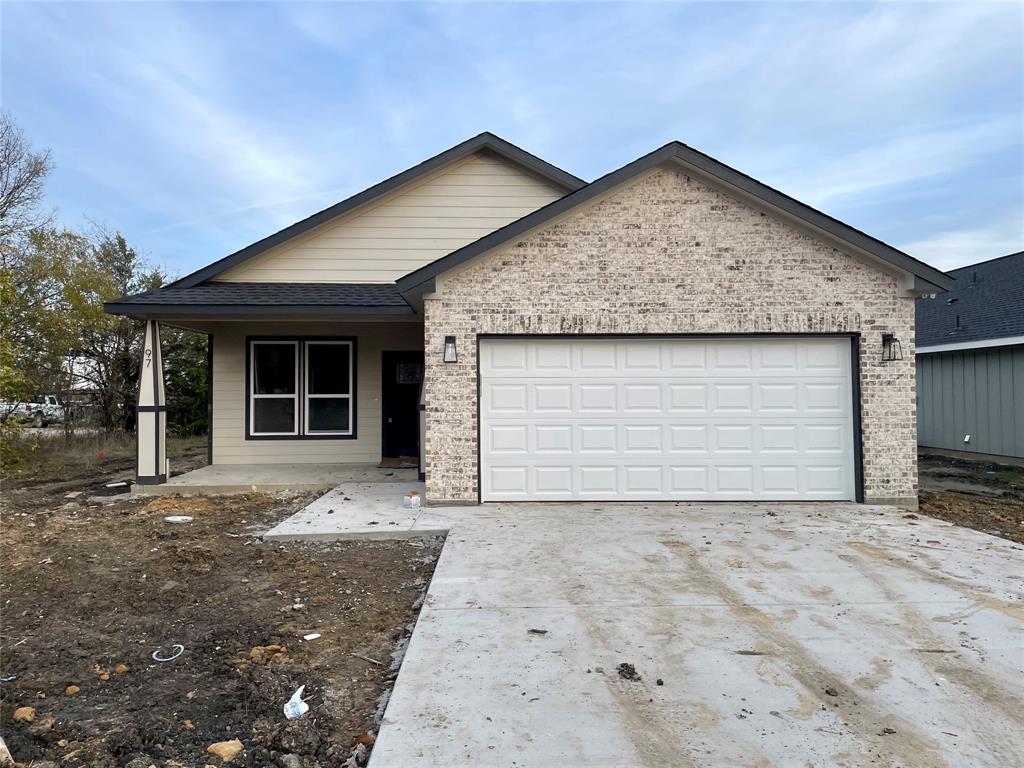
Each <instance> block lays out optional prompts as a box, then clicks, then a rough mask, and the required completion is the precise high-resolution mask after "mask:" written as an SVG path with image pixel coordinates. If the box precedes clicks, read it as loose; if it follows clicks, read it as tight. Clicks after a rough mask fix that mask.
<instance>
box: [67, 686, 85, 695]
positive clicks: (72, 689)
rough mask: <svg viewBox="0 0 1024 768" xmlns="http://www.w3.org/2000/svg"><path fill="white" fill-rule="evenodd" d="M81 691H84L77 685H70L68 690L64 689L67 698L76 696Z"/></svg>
mask: <svg viewBox="0 0 1024 768" xmlns="http://www.w3.org/2000/svg"><path fill="white" fill-rule="evenodd" d="M80 690H82V689H81V688H79V687H78V686H77V685H69V686H68V687H67V688H65V689H64V695H65V696H74V695H75V694H76V693H78V692H79V691H80Z"/></svg>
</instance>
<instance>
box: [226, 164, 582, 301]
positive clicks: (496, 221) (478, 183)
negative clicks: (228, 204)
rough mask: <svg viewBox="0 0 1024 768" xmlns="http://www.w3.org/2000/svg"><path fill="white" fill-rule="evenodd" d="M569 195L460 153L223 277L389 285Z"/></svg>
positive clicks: (505, 166) (513, 169)
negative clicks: (453, 159)
mask: <svg viewBox="0 0 1024 768" xmlns="http://www.w3.org/2000/svg"><path fill="white" fill-rule="evenodd" d="M563 194H564V192H563V191H561V190H559V189H558V188H557V187H555V186H553V185H551V184H549V183H548V182H545V181H543V180H542V179H540V178H539V177H537V176H534V175H532V174H529V173H527V172H526V171H523V170H521V169H519V168H517V167H515V166H513V165H511V164H510V163H507V162H505V161H503V160H500V159H499V158H497V157H494V156H492V155H486V154H477V155H471V156H469V157H465V158H462V159H461V160H458V161H456V162H454V163H452V164H450V165H448V166H445V167H444V168H441V169H439V170H438V171H435V172H434V173H432V174H430V175H428V176H425V177H423V178H422V179H419V180H417V181H415V182H412V183H410V184H408V185H406V186H405V187H403V188H401V189H398V190H395V191H394V192H391V193H389V194H387V195H385V196H384V197H382V198H379V199H377V200H375V201H373V202H371V203H367V204H366V205H365V206H363V207H362V208H359V209H357V210H354V211H351V212H350V213H347V214H345V215H344V216H342V217H339V218H337V219H334V220H333V221H330V222H327V223H326V224H323V225H321V226H319V227H317V228H316V229H314V230H311V231H309V232H307V233H305V234H303V235H299V236H298V237H296V238H294V239H292V240H289V241H288V242H287V243H283V244H281V245H279V246H277V247H276V248H272V249H271V250H269V251H267V252H266V253H262V254H260V255H259V256H255V257H253V258H252V259H249V260H248V261H246V262H244V263H243V264H239V265H238V266H237V267H234V268H232V269H229V270H227V271H226V272H224V273H223V274H220V275H218V276H217V277H216V278H215V279H216V280H223V281H234V282H300V283H381V282H392V281H394V280H397V279H398V278H399V277H401V276H402V275H405V274H407V273H409V272H412V271H413V270H415V269H419V268H420V267H422V266H423V265H424V264H429V263H430V262H432V261H434V260H436V259H439V258H441V257H442V256H445V255H446V254H448V253H451V252H452V251H454V250H457V249H458V248H461V247H462V246H464V245H466V244H467V243H471V242H473V241H474V240H478V239H479V238H481V237H483V236H484V235H486V234H488V233H490V232H493V231H494V230H496V229H499V228H500V227H503V226H505V225H506V224H508V223H509V222H511V221H515V220H516V219H519V218H521V217H523V216H525V215H526V214H528V213H531V212H532V211H535V210H537V209H538V208H541V207H543V206H545V205H547V204H548V203H550V202H552V201H554V200H557V199H558V198H559V197H561V196H562V195H563Z"/></svg>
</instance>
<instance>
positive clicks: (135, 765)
mask: <svg viewBox="0 0 1024 768" xmlns="http://www.w3.org/2000/svg"><path fill="white" fill-rule="evenodd" d="M154 765H155V763H154V762H153V760H152V759H151V758H149V757H147V756H146V755H140V756H139V757H133V758H132V759H131V760H129V761H128V762H127V763H125V765H124V768H153V766H154Z"/></svg>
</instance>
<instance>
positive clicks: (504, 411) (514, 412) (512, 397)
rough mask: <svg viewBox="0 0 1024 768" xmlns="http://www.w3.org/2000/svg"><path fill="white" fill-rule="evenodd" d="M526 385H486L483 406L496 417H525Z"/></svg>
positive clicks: (485, 411) (486, 411)
mask: <svg viewBox="0 0 1024 768" xmlns="http://www.w3.org/2000/svg"><path fill="white" fill-rule="evenodd" d="M526 392H527V385H526V384H490V383H489V384H486V385H484V388H483V399H482V402H481V406H482V407H483V408H484V409H485V410H484V413H489V414H492V415H495V416H525V415H526V414H527V412H528V410H527V407H526Z"/></svg>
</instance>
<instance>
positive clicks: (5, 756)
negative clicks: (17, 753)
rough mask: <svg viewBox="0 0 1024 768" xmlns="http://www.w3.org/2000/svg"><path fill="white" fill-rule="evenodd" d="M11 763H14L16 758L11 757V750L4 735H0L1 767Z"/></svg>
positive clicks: (3, 767) (5, 767)
mask: <svg viewBox="0 0 1024 768" xmlns="http://www.w3.org/2000/svg"><path fill="white" fill-rule="evenodd" d="M10 765H14V758H13V757H11V750H9V749H8V748H7V744H6V743H5V742H4V737H3V736H0V768H7V766H10Z"/></svg>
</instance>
